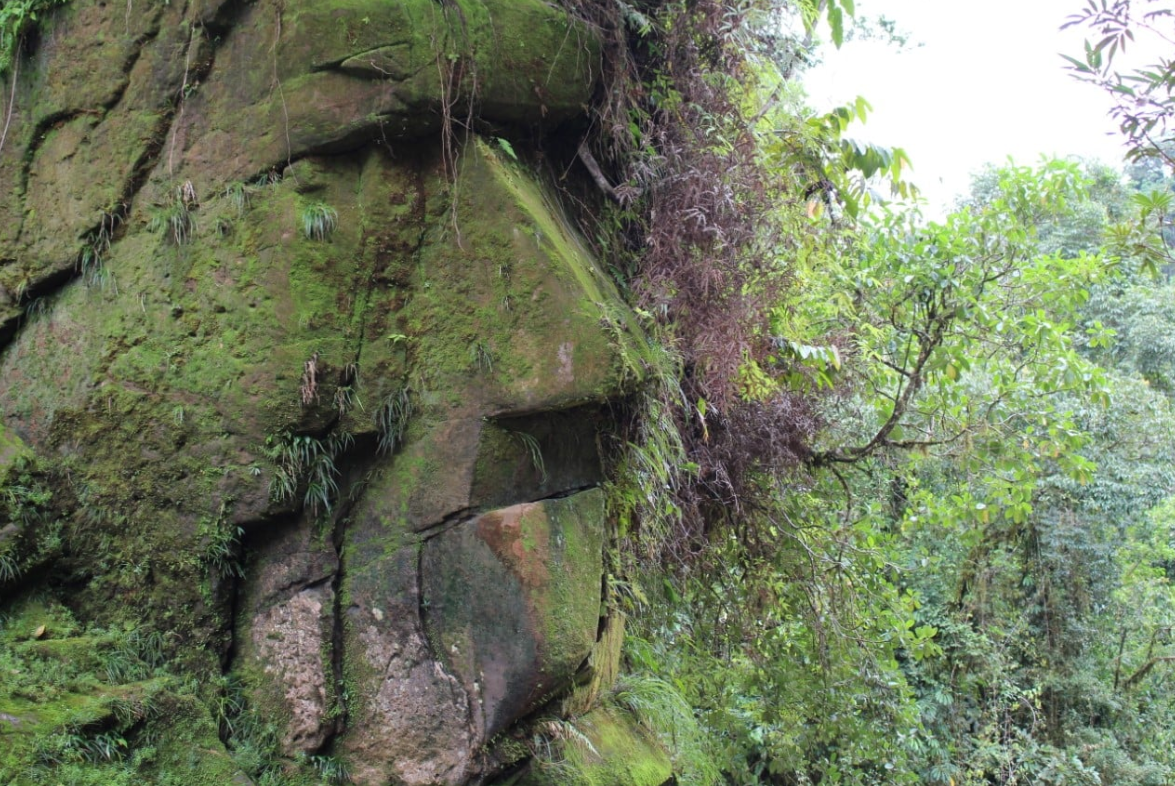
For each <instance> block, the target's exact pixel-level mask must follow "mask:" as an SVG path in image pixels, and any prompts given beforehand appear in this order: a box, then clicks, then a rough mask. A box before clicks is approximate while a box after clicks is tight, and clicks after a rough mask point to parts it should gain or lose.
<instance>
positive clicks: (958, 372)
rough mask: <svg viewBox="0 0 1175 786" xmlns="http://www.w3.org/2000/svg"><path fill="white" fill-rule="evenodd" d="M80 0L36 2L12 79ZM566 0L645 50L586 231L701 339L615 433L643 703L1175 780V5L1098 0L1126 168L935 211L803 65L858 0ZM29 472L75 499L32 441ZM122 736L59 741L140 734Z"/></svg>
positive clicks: (695, 714) (599, 135) (857, 753)
mask: <svg viewBox="0 0 1175 786" xmlns="http://www.w3.org/2000/svg"><path fill="white" fill-rule="evenodd" d="M52 4H53V2H51V0H18V1H17V2H15V3H13V2H8V3H4V4H3V5H0V74H3V73H4V72H5V71H7V70H8V69H10V68H12V67H14V64H15V63H17V62H19V58H18V57H14V56H15V55H16V54H18V53H19V50H20V47H21V42H22V40H23V39H24V37H25V36H26V35H28V34H29V32H30V30H31V26H32V24H33V23H34V22H35V14H36V12H38V11H41V12H43V11H45V10H47V9H48V8H49V6H50V5H52ZM565 4H566V5H567V6H569V7H570V8H571V9H572V10H573V11H574V12H576V13H578V14H579V15H581V16H582V17H584V18H585V19H587V20H589V21H590V22H591V23H592V24H593V25H595V26H596V27H597V28H598V29H599V30H600V31H601V34H602V35H603V37H604V39H605V42H606V53H607V57H606V62H607V63H608V68H609V70H608V73H607V74H606V75H605V80H606V84H605V86H604V88H603V89H602V90H601V92H600V95H601V96H602V98H601V100H600V101H599V102H598V103H597V105H596V106H595V107H594V108H593V118H592V120H593V122H592V129H593V136H592V138H591V140H590V149H591V153H592V156H593V160H594V161H598V162H600V164H599V166H601V167H602V169H603V170H604V171H603V175H605V176H606V177H607V178H608V180H609V181H610V183H613V184H615V185H614V186H609V192H608V194H607V197H606V198H605V197H601V199H600V203H599V204H598V205H595V206H593V207H592V209H591V210H589V211H585V212H586V213H587V215H585V216H584V217H583V226H584V229H585V234H586V235H588V237H589V238H591V239H592V240H593V242H594V244H595V246H596V250H597V251H598V252H599V253H600V254H601V257H602V258H603V259H606V260H608V261H609V263H610V265H611V270H612V272H613V275H614V276H615V277H616V279H617V281H618V282H619V284H620V285H621V287H622V289H623V291H624V292H625V294H626V296H627V297H628V299H629V300H630V302H631V303H632V304H633V305H634V307H635V308H636V309H637V313H638V314H639V315H640V316H641V319H642V320H643V322H644V325H643V327H644V328H645V329H646V330H647V331H649V332H650V333H651V334H652V335H654V336H655V337H656V338H657V339H658V340H659V342H660V344H661V346H662V348H663V350H664V352H663V361H662V363H661V366H660V367H659V368H657V369H654V370H653V371H654V372H655V373H653V374H651V376H652V381H651V382H649V383H648V384H646V385H645V386H644V388H643V389H642V390H641V391H640V392H639V393H638V394H636V395H634V396H632V397H631V399H630V400H629V401H627V402H625V411H624V412H623V413H622V414H623V421H624V423H623V428H622V429H621V431H620V432H619V433H617V434H614V435H612V438H611V451H610V458H611V462H610V464H611V466H610V477H611V481H610V484H609V489H608V492H609V498H610V504H611V514H612V516H613V518H614V521H615V523H616V538H615V545H614V548H613V549H612V552H611V554H610V558H611V572H612V575H611V581H610V582H609V584H610V587H611V602H612V603H613V604H614V605H615V606H616V607H617V608H618V609H619V610H620V611H623V612H624V613H626V614H627V615H628V617H629V635H628V639H627V642H626V645H625V648H626V649H625V659H626V662H625V671H626V675H625V676H623V677H622V678H621V681H620V684H619V686H618V690H617V694H616V698H617V700H618V701H619V702H621V703H625V704H627V706H629V707H631V708H632V709H633V710H634V711H636V712H637V713H638V714H640V715H642V716H643V717H644V718H645V720H646V721H647V722H648V723H649V724H650V726H651V727H653V728H654V729H656V730H658V731H659V732H660V733H662V734H663V739H664V740H665V742H666V744H667V745H668V746H669V747H670V748H671V750H673V751H674V754H675V756H676V759H675V765H676V768H677V769H678V771H679V775H678V782H679V783H683V784H685V783H689V784H718V783H721V784H731V785H732V786H735V785H737V786H751V785H752V784H772V785H778V786H799V785H800V784H862V785H864V784H877V783H895V784H897V783H920V784H935V785H939V784H941V785H943V786H945V785H946V784H950V785H951V786H963V785H964V784H966V785H968V786H978V784H1029V783H1032V784H1058V785H1060V784H1067V785H1072V784H1091V785H1092V784H1132V785H1133V784H1138V785H1140V786H1141V785H1142V784H1155V785H1157V784H1167V783H1171V782H1173V780H1175V680H1173V677H1175V595H1172V589H1171V585H1170V579H1171V576H1172V573H1173V572H1175V538H1173V536H1175V530H1173V528H1175V411H1173V409H1172V400H1173V399H1172V397H1173V396H1175V305H1173V304H1175V288H1173V286H1172V283H1171V280H1170V270H1171V268H1170V263H1171V259H1170V255H1169V252H1168V239H1169V237H1168V236H1169V231H1170V229H1169V227H1170V224H1169V218H1168V217H1169V215H1170V212H1171V210H1172V207H1173V203H1172V198H1173V197H1172V186H1173V184H1175V181H1173V180H1172V177H1171V172H1170V169H1171V165H1172V156H1171V152H1170V151H1171V149H1172V148H1171V147H1170V146H1169V145H1168V144H1167V129H1166V126H1165V121H1166V119H1167V116H1168V113H1169V111H1170V107H1171V105H1172V102H1171V99H1170V93H1171V89H1172V86H1173V85H1175V69H1173V68H1172V65H1171V63H1170V62H1169V61H1165V62H1163V63H1160V64H1157V65H1156V66H1155V67H1153V68H1147V69H1142V70H1140V71H1138V72H1135V73H1132V74H1127V75H1119V74H1117V73H1116V72H1114V71H1113V69H1112V63H1113V59H1114V56H1115V54H1116V52H1117V51H1119V50H1120V48H1121V46H1122V43H1123V41H1124V40H1126V39H1127V37H1128V36H1130V35H1133V34H1134V33H1135V32H1144V31H1145V30H1146V29H1149V28H1157V27H1158V26H1161V25H1162V24H1164V23H1165V22H1166V21H1167V19H1168V17H1169V15H1170V11H1165V10H1160V9H1159V5H1160V4H1158V3H1138V2H1135V3H1134V4H1133V6H1132V4H1131V3H1130V2H1129V0H1113V2H1109V3H1107V2H1102V3H1100V4H1097V3H1092V2H1091V3H1089V4H1088V6H1087V7H1086V8H1084V9H1083V8H1082V7H1081V6H1080V4H1078V3H1075V8H1074V18H1073V20H1072V21H1073V23H1074V24H1077V25H1083V26H1086V27H1087V28H1088V29H1089V31H1090V40H1091V41H1090V44H1089V45H1088V46H1087V47H1086V49H1085V52H1084V53H1083V54H1082V55H1080V56H1075V57H1074V58H1073V59H1072V61H1071V65H1072V67H1073V69H1074V72H1075V73H1076V74H1077V75H1078V76H1080V77H1082V78H1085V79H1086V80H1088V81H1090V82H1092V83H1094V86H1093V87H1091V89H1095V88H1096V87H1098V86H1100V87H1102V88H1104V89H1107V90H1110V91H1112V92H1113V93H1114V94H1116V95H1121V96H1123V97H1124V98H1126V99H1130V100H1129V101H1125V102H1124V103H1123V104H1122V105H1121V107H1120V111H1119V115H1118V116H1119V119H1120V120H1121V122H1122V127H1123V131H1124V133H1126V134H1127V135H1128V136H1129V138H1130V140H1131V143H1132V144H1133V146H1134V147H1133V153H1134V155H1133V157H1132V163H1131V165H1130V167H1129V168H1128V169H1127V170H1126V171H1125V172H1117V171H1114V170H1112V169H1110V168H1107V167H1105V166H1102V165H1096V164H1091V163H1085V162H1074V161H1053V162H1046V163H1044V164H1042V165H1040V166H1036V167H1023V166H1005V167H1002V168H992V169H990V170H988V171H986V172H984V173H983V174H982V175H981V176H980V177H978V178H977V179H976V181H975V183H974V184H973V187H972V190H971V193H970V194H969V195H968V196H967V197H966V198H965V199H964V200H962V201H961V202H960V203H959V205H958V206H957V209H956V210H954V211H953V212H951V213H950V214H949V215H948V216H947V217H946V218H945V219H943V220H942V221H927V220H924V219H923V218H922V216H921V215H920V214H919V213H918V210H917V207H916V201H915V200H916V192H915V190H914V189H913V186H912V185H911V184H910V183H909V182H907V181H906V180H905V179H904V178H903V170H904V166H905V164H907V163H908V162H907V160H906V157H905V154H904V153H903V152H902V151H901V150H896V149H884V148H879V147H876V146H869V145H863V144H860V143H857V142H855V141H854V140H853V139H852V137H851V130H852V125H853V123H857V122H861V121H864V120H865V119H866V116H867V114H868V104H867V103H866V102H865V101H863V100H861V101H858V102H856V103H855V104H853V105H852V106H846V107H843V108H841V109H838V110H835V111H833V112H830V113H826V114H817V113H814V112H812V111H811V110H810V109H808V108H807V107H806V106H805V103H804V98H803V95H802V92H801V91H800V89H799V88H798V87H797V85H796V83H795V81H794V75H795V74H796V73H797V71H799V70H801V69H802V68H803V67H804V64H805V63H806V62H807V61H808V60H809V58H810V57H811V53H812V47H813V41H814V40H815V39H816V38H817V37H818V36H817V35H816V34H815V31H817V29H827V30H828V31H829V35H830V38H831V42H832V44H834V45H835V44H839V43H840V42H841V41H842V40H843V39H844V37H845V36H846V34H847V31H849V30H850V29H851V26H852V24H853V15H854V11H855V9H854V7H853V3H852V2H851V0H819V1H818V2H817V0H794V2H789V3H780V2H778V1H777V0H744V2H738V3H732V2H723V1H722V0H646V1H645V2H636V1H635V0H634V1H633V2H631V3H627V2H619V1H618V2H597V1H596V0H565ZM1140 9H1144V11H1143V12H1142V14H1141V15H1140V13H1139V12H1140ZM781 14H783V15H784V16H785V17H789V18H792V19H794V20H796V22H797V24H796V25H795V26H794V30H792V29H791V28H786V27H781V23H780V18H781V16H780V15H781ZM1132 14H1134V15H1132ZM883 26H884V25H883ZM665 216H675V217H676V218H675V219H674V220H672V221H668V220H665ZM303 219H304V232H305V234H306V235H307V236H308V237H311V238H314V239H317V240H326V239H327V238H328V237H329V235H330V232H331V230H332V229H333V228H334V220H335V219H334V217H333V215H332V213H331V212H330V210H329V208H327V207H325V206H319V205H312V206H310V207H309V208H308V209H307V212H306V214H305V215H304V216H303ZM182 223H183V222H180V224H182ZM177 226H178V224H177V223H176V222H175V221H174V220H172V221H171V222H170V223H168V222H167V220H166V217H164V218H163V219H161V223H160V227H159V228H160V230H161V231H167V232H171V233H172V234H173V235H174V239H175V243H176V245H181V244H182V243H183V239H182V237H181V235H183V234H184V233H183V232H181V231H180V230H179V229H177ZM401 399H402V400H400V401H398V403H397V402H393V401H392V400H391V399H389V400H388V402H385V403H384V405H383V409H382V410H380V413H381V414H380V415H379V416H378V417H380V418H381V421H380V423H381V446H383V447H385V448H387V449H388V450H390V449H391V448H392V447H394V445H395V443H396V441H397V439H399V437H400V435H401V430H402V425H401V421H402V420H403V418H404V417H405V413H406V412H407V411H408V410H410V408H411V404H410V401H409V396H408V394H407V392H406V391H405V392H403V393H402V394H401ZM384 421H386V423H385V422H384ZM384 443H386V444H384ZM295 447H296V446H295ZM274 449H275V451H279V452H280V451H285V452H286V453H290V454H291V455H293V453H292V452H291V451H293V452H296V451H294V448H292V447H290V446H288V445H284V444H283V445H275V446H274ZM316 450H317V448H316ZM324 451H325V452H324ZM319 452H321V453H322V455H327V453H329V451H326V449H325V448H323V449H322V450H321V451H319ZM311 453H314V451H311ZM283 455H284V454H283ZM332 455H333V454H332ZM307 456H309V457H308V458H306V457H303V458H304V462H303V463H306V464H312V463H313V462H314V461H319V459H321V456H318V454H317V453H315V455H310V454H309V453H308V454H307ZM290 461H291V462H292V463H291V466H293V463H296V462H294V460H293V459H291V460H290ZM319 463H322V462H321V461H320V462H319ZM299 466H301V465H299ZM332 471H333V470H332ZM323 472H324V478H325V479H324V481H323V484H324V485H330V484H331V483H333V480H331V478H330V477H328V476H329V475H331V472H328V471H326V470H323ZM6 493H7V497H0V505H6V506H7V507H8V513H9V515H10V516H11V517H16V516H17V515H29V516H31V515H39V513H40V509H41V508H43V507H44V506H45V504H47V500H46V499H42V498H41V496H43V495H41V496H38V493H39V492H38V489H37V486H36V477H35V474H34V473H31V472H30V473H29V474H28V476H27V477H25V478H24V479H23V480H22V483H21V484H20V485H19V487H18V486H16V485H14V486H12V487H11V488H9V489H7V491H6ZM281 493H286V492H285V491H282V492H281ZM289 493H292V491H291V492H289ZM311 501H312V500H311ZM321 504H322V505H323V506H326V507H329V495H326V494H325V492H324V496H323V497H322V500H321ZM50 535H52V533H50ZM51 541H53V537H51V536H49V535H47V536H46V544H47V545H44V549H45V550H46V551H52V549H53V548H55V547H56V546H55V545H54V543H53V542H51ZM213 543H214V544H215V546H214V548H212V549H210V553H209V555H208V557H207V561H208V563H209V564H210V565H212V566H213V567H214V568H216V569H218V570H220V571H222V572H231V571H232V570H235V565H234V563H233V561H232V559H233V558H234V556H235V553H236V551H237V547H238V544H237V543H236V540H235V536H234V534H233V533H232V532H231V531H226V534H225V535H224V537H221V538H220V539H219V540H217V539H213ZM38 548H40V546H39V547H38ZM14 570H15V567H13V566H10V565H6V564H5V563H4V562H2V561H0V579H5V572H6V571H9V572H10V571H14ZM5 580H6V579H5ZM63 624H64V623H63ZM113 635H114V634H112V636H113ZM123 638H125V637H123ZM109 648H110V649H112V650H113V651H115V652H117V653H119V654H120V655H121V656H122V661H119V660H117V659H111V660H112V662H115V663H119V662H123V661H124V662H125V664H126V665H125V668H127V669H134V670H137V672H141V673H142V675H143V676H149V675H152V674H154V673H155V670H156V669H157V668H159V666H160V664H159V661H160V659H161V655H160V654H159V652H158V650H159V647H158V643H157V642H154V641H132V642H129V643H128V642H127V641H123V639H122V638H119V639H118V640H117V641H114V640H113V639H112V641H111V643H110V645H109ZM16 657H17V656H16V655H15V654H7V655H5V654H0V660H2V661H3V663H4V665H8V666H12V667H13V668H16V667H18V666H19V667H21V668H24V665H23V664H18V663H16V660H15V659H16ZM10 661H11V662H10ZM34 676H36V675H34ZM43 681H44V683H45V685H49V684H50V683H49V678H48V677H47V676H46V677H45V678H44V680H43ZM36 684H37V685H40V684H41V683H40V682H38V683H36ZM42 689H47V688H42ZM224 695H225V696H226V697H228V698H226V699H225V704H226V706H225V707H222V708H221V711H220V712H219V714H218V716H217V717H218V719H219V721H220V723H222V724H232V723H234V722H236V718H237V717H238V713H236V712H235V711H234V708H233V706H232V702H233V698H232V697H233V696H234V694H233V692H232V691H231V690H228V689H226V690H225V691H224ZM146 712H147V709H145V708H144V707H142V706H139V705H134V706H128V708H127V709H126V715H127V718H128V720H127V722H126V723H125V724H124V725H125V726H126V727H127V728H130V727H131V726H132V725H133V724H134V723H137V722H138V720H139V719H140V717H139V716H140V715H143V714H145V713H146ZM572 723H573V721H572ZM120 728H121V727H120ZM119 733H120V731H119V729H115V730H114V731H112V732H110V736H109V737H108V738H105V737H104V738H102V739H89V738H83V737H81V736H77V739H74V738H73V737H70V738H68V739H65V738H63V739H62V740H59V741H57V743H59V744H58V749H55V752H52V751H51V754H52V755H53V756H56V757H57V758H58V759H60V761H62V762H67V763H76V764H83V763H87V762H89V763H93V762H99V761H111V760H120V756H121V755H122V754H121V753H120V751H121V749H122V748H124V747H125V740H123V739H122V738H121V737H120V736H119ZM256 736H257V738H258V739H264V735H263V734H260V733H258V735H256ZM129 772H130V771H129V770H128V772H127V775H126V778H127V780H126V781H125V782H133V780H132V779H131V775H130V774H129Z"/></svg>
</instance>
